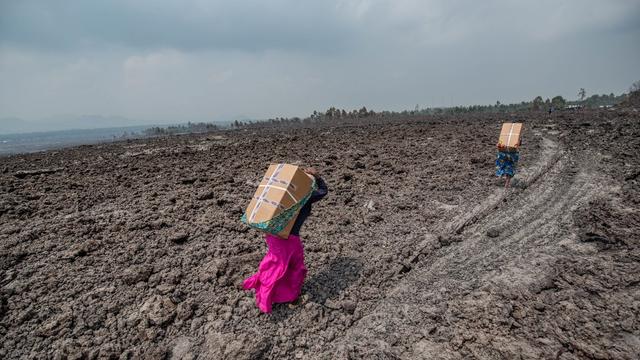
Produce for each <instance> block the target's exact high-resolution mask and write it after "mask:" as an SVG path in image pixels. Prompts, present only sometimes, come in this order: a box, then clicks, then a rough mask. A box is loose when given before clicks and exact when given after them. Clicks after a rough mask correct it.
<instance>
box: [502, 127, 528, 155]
mask: <svg viewBox="0 0 640 360" xmlns="http://www.w3.org/2000/svg"><path fill="white" fill-rule="evenodd" d="M521 132H522V123H504V124H502V130H500V139H499V140H498V149H499V150H502V151H516V150H518V147H520V134H521Z"/></svg>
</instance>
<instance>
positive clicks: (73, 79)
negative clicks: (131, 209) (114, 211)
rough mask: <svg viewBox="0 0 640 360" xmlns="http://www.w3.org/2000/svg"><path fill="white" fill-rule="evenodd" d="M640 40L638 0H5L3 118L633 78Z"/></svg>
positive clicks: (377, 105)
mask: <svg viewBox="0 0 640 360" xmlns="http://www.w3.org/2000/svg"><path fill="white" fill-rule="evenodd" d="M638 39H640V3H639V2H638V1H637V0H611V1H606V2H605V1H599V0H565V1H552V0H540V1H535V2H534V1H531V2H524V1H506V0H486V1H481V2H480V1H475V0H457V1H451V0H447V1H445V0H334V1H303V0H271V1H246V0H244V1H226V2H223V1H198V0H186V1H178V0H173V1H169V0H167V1H159V0H153V1H151V0H137V1H124V0H114V1H98V0H91V1H88V0H84V1H80V0H66V1H65V0H57V1H55V0H52V1H44V0H42V1H35V0H4V1H3V0H0V79H1V80H2V81H0V118H3V117H21V118H28V119H31V118H36V119H37V118H43V119H46V118H48V117H49V116H51V115H56V114H101V115H121V116H124V117H127V118H131V119H138V120H140V121H145V122H148V123H160V122H180V121H188V120H191V121H205V120H221V119H229V118H234V117H235V116H239V115H245V116H248V117H251V118H265V117H273V116H305V115H308V114H310V113H311V112H312V111H313V110H322V109H326V108H328V107H330V106H338V107H340V108H351V109H352V108H359V107H361V106H363V105H364V106H367V107H368V108H373V109H376V110H382V109H389V110H402V109H407V108H413V107H414V106H415V105H416V104H419V105H420V106H443V105H459V104H477V103H495V101H496V100H500V101H501V102H513V101H516V102H519V101H522V100H527V99H532V98H533V97H535V96H536V95H542V96H544V97H548V96H553V95H558V94H559V95H563V96H565V97H567V98H575V94H576V92H577V89H578V88H580V87H585V88H586V89H587V91H588V92H590V93H594V92H598V93H610V92H615V93H620V92H622V91H626V90H627V88H628V87H629V85H630V84H631V83H632V82H633V81H636V80H638V79H640V73H639V72H638V66H637V59H638V58H640V43H639V42H638ZM1 125H2V124H0V127H2V126H1Z"/></svg>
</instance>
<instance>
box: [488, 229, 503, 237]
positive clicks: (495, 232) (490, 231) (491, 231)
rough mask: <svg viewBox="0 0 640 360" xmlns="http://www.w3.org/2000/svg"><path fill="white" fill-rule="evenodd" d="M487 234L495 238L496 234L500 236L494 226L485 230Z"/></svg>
mask: <svg viewBox="0 0 640 360" xmlns="http://www.w3.org/2000/svg"><path fill="white" fill-rule="evenodd" d="M487 236H488V237H490V238H496V237H498V236H500V231H499V230H498V229H496V228H491V229H489V230H487Z"/></svg>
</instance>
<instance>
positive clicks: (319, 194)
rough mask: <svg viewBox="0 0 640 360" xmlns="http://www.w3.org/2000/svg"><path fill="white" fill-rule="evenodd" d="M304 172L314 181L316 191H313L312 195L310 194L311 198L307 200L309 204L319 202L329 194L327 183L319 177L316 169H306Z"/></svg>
mask: <svg viewBox="0 0 640 360" xmlns="http://www.w3.org/2000/svg"><path fill="white" fill-rule="evenodd" d="M305 172H306V173H307V174H309V175H311V176H313V177H314V178H315V179H316V186H317V188H316V190H314V191H313V194H311V198H309V202H312V203H313V202H316V201H319V200H321V199H322V198H323V197H325V196H326V195H327V193H328V192H329V188H328V187H327V183H326V182H325V181H324V180H323V179H322V178H321V177H320V175H319V174H318V171H317V170H316V169H314V168H308V169H305Z"/></svg>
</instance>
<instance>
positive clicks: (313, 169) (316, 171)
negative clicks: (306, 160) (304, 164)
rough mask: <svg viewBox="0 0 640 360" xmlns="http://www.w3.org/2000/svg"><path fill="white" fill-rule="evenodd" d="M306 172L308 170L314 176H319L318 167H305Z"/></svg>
mask: <svg viewBox="0 0 640 360" xmlns="http://www.w3.org/2000/svg"><path fill="white" fill-rule="evenodd" d="M304 172H306V173H307V174H309V175H311V176H313V177H317V176H318V170H316V168H314V167H308V168H306V169H304Z"/></svg>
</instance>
